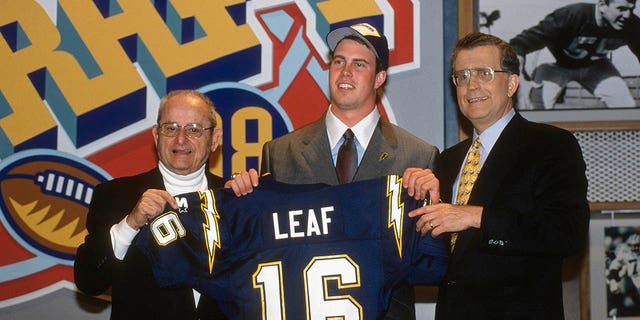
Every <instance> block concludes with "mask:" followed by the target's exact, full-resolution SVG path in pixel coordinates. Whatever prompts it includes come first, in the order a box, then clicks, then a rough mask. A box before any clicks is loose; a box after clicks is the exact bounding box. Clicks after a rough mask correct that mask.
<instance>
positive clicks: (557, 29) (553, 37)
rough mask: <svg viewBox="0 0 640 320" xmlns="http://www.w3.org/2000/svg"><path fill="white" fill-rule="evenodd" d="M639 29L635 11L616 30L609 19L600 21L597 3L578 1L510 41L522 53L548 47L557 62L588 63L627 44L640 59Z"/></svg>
mask: <svg viewBox="0 0 640 320" xmlns="http://www.w3.org/2000/svg"><path fill="white" fill-rule="evenodd" d="M639 33H640V18H638V16H636V15H634V14H632V15H631V17H630V18H629V19H628V20H627V21H626V23H625V27H624V29H622V30H615V29H613V28H612V27H611V26H608V25H607V24H606V23H604V25H602V26H599V25H598V22H597V21H596V5H595V4H593V3H576V4H570V5H567V6H565V7H562V8H559V9H557V10H555V11H553V12H552V13H550V14H549V15H547V16H546V17H545V18H544V19H543V20H542V21H540V22H539V23H538V24H537V25H535V26H533V27H531V28H529V29H526V30H524V31H522V32H521V33H520V34H518V35H517V36H516V37H514V38H513V39H511V41H510V44H511V45H512V46H513V48H514V49H515V50H516V52H517V53H518V54H519V55H522V56H524V55H526V54H527V53H530V52H533V51H536V50H539V49H542V48H544V47H547V48H548V49H549V51H550V52H551V53H552V54H553V56H554V57H555V59H556V63H557V64H559V65H561V66H564V67H568V68H572V67H585V66H589V65H591V63H592V62H593V61H594V60H597V59H605V58H607V55H608V54H609V53H610V52H611V51H612V50H615V49H617V48H619V47H621V46H625V45H627V46H629V49H630V50H631V51H632V52H633V53H634V54H635V55H636V57H638V59H640V36H639Z"/></svg>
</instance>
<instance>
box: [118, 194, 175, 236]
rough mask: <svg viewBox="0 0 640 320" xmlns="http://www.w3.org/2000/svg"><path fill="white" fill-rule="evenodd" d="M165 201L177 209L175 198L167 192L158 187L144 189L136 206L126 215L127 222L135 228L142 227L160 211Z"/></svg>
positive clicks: (162, 209)
mask: <svg viewBox="0 0 640 320" xmlns="http://www.w3.org/2000/svg"><path fill="white" fill-rule="evenodd" d="M167 203H168V204H169V205H170V206H171V207H172V208H174V209H178V203H176V199H174V198H173V197H172V196H171V195H170V194H169V192H167V191H165V190H158V189H149V190H147V191H145V192H144V193H143V194H142V197H140V200H138V203H137V204H136V206H135V207H134V208H133V210H132V211H131V212H130V213H129V214H128V215H127V218H126V221H127V224H128V225H129V226H130V227H131V228H133V229H136V230H138V229H140V228H142V227H143V226H144V225H145V224H146V223H147V221H149V220H151V219H153V218H155V217H156V216H157V215H159V214H160V213H162V211H164V207H165V205H166V204H167Z"/></svg>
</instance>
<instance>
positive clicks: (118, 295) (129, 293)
mask: <svg viewBox="0 0 640 320" xmlns="http://www.w3.org/2000/svg"><path fill="white" fill-rule="evenodd" d="M206 175H207V180H208V182H209V187H210V188H218V187H222V186H223V184H224V180H223V179H222V178H220V177H217V176H214V175H212V174H210V173H208V172H207V173H206ZM147 189H162V190H164V183H163V181H162V175H161V174H160V171H159V170H158V168H155V169H153V170H151V171H149V172H146V173H142V174H139V175H136V176H132V177H124V178H118V179H114V180H111V181H108V182H105V183H102V184H100V185H98V186H97V187H96V188H95V192H94V194H93V199H92V201H91V204H90V206H89V213H88V216H87V230H88V232H89V234H88V235H87V236H86V237H85V242H84V243H83V244H82V245H80V247H78V251H77V255H76V260H75V263H74V280H75V283H76V286H77V287H78V288H79V289H80V290H81V291H83V292H84V293H86V294H89V295H99V294H102V293H104V292H105V291H107V289H108V288H109V287H111V289H112V292H111V295H112V309H111V319H196V318H197V316H198V315H197V311H196V309H195V308H194V299H193V291H192V289H191V288H184V287H177V288H163V289H160V288H158V287H157V286H156V285H155V281H154V279H153V275H152V272H151V268H150V266H149V262H148V261H147V259H146V258H145V257H144V256H143V255H142V254H141V253H140V252H139V251H137V250H136V249H135V247H134V246H131V247H130V248H129V250H128V251H127V254H126V255H125V258H124V260H122V261H120V260H118V259H116V258H115V256H114V253H113V249H112V245H111V236H110V233H109V230H110V229H111V226H113V225H114V224H117V223H118V222H120V221H121V220H122V219H123V218H124V217H125V216H126V215H127V214H129V212H130V211H131V210H132V209H133V208H134V207H135V205H136V203H137V202H138V200H139V199H140V196H142V194H143V193H144V192H145V191H146V190H147ZM200 302H201V303H200V306H199V307H198V309H199V310H206V311H202V313H203V314H201V315H202V317H203V318H205V317H206V318H212V317H213V316H214V315H212V314H215V313H216V312H217V311H216V306H215V305H211V304H213V302H212V301H210V300H208V299H206V298H205V297H204V296H202V297H201V299H200Z"/></svg>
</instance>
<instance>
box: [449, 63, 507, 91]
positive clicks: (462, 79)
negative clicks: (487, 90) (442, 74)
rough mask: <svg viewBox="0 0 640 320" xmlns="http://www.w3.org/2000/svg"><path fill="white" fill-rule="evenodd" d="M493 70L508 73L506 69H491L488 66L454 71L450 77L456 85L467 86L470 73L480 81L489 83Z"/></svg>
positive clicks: (491, 79) (492, 76)
mask: <svg viewBox="0 0 640 320" xmlns="http://www.w3.org/2000/svg"><path fill="white" fill-rule="evenodd" d="M495 72H505V73H508V71H504V70H493V69H492V68H490V67H483V68H473V69H464V70H457V71H454V72H453V75H452V76H451V79H452V80H453V84H455V85H456V87H460V86H468V85H469V82H470V81H471V76H472V75H474V76H476V78H477V79H478V81H479V82H480V83H489V82H491V81H493V78H494V73H495Z"/></svg>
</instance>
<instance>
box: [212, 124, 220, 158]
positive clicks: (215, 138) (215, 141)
mask: <svg viewBox="0 0 640 320" xmlns="http://www.w3.org/2000/svg"><path fill="white" fill-rule="evenodd" d="M211 130H213V133H212V134H211V152H212V153H213V152H215V151H216V149H217V148H218V146H219V145H220V141H222V129H220V128H213V129H211Z"/></svg>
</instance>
